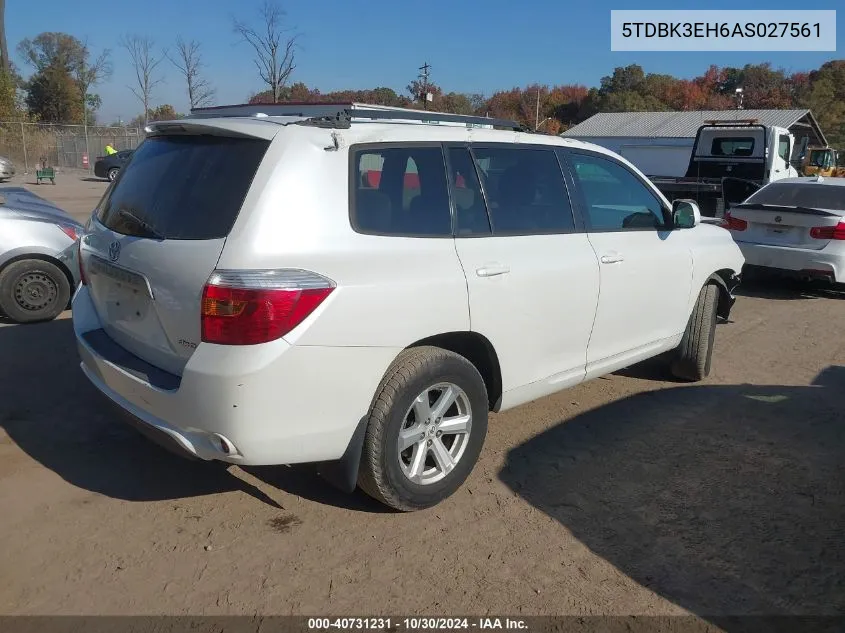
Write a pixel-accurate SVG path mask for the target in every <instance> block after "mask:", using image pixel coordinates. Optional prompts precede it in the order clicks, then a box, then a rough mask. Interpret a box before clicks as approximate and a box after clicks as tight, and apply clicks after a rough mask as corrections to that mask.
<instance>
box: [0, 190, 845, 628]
mask: <svg viewBox="0 0 845 633" xmlns="http://www.w3.org/2000/svg"><path fill="white" fill-rule="evenodd" d="M104 188H105V183H99V182H88V181H82V180H79V179H78V178H72V177H70V176H67V177H60V178H59V180H58V184H57V185H56V186H55V187H53V186H51V185H47V186H41V187H38V188H34V190H35V191H37V192H39V193H40V194H41V195H44V196H45V197H48V198H51V199H53V200H54V201H56V202H58V203H59V204H61V205H64V206H65V207H66V208H68V209H69V210H71V211H73V212H75V214H76V215H77V217H80V218H84V217H85V216H86V215H87V213H88V212H89V211H90V209H91V208H92V207H93V205H94V204H95V203H96V201H97V199H98V197H99V196H100V195H101V194H102V191H103V190H104ZM68 316H69V315H67V314H66V315H65V318H64V319H60V320H57V321H55V322H53V323H48V324H42V325H35V326H30V327H18V326H11V325H6V326H3V327H0V352H2V358H3V360H4V363H3V366H2V369H0V376H2V380H0V508H3V512H2V514H0V542H2V544H3V545H2V547H0V613H4V614H48V613H49V614H54V613H55V614H58V613H62V614H97V613H99V614H106V613H108V614H121V613H132V614H181V613H190V614H236V613H248V614H287V613H296V614H309V615H311V614H313V615H325V614H327V613H331V614H393V615H397V614H419V613H427V614H432V615H445V614H462V613H478V614H486V613H494V614H503V613H506V614H514V615H516V614H525V615H528V614H671V613H684V612H691V613H694V614H698V615H703V616H705V617H706V616H712V615H719V614H775V613H777V614H787V613H791V614H842V613H843V611H845V546H843V539H842V534H843V532H842V526H843V525H845V470H843V468H842V459H843V455H845V430H844V429H845V417H844V416H843V413H842V411H843V402H845V401H843V394H845V297H843V296H842V295H837V294H835V293H832V292H827V291H823V290H813V289H808V288H804V287H801V286H796V285H783V284H772V283H766V284H760V283H758V284H756V285H749V286H747V287H746V288H745V289H744V290H743V296H742V297H741V298H740V299H739V301H738V302H737V305H736V308H735V311H734V314H733V322H731V323H728V324H723V325H720V326H719V328H718V337H717V346H716V352H715V358H714V375H713V376H712V377H711V378H710V379H709V380H707V381H705V382H704V383H701V384H699V385H694V386H685V385H679V384H677V383H673V382H671V381H667V379H666V377H665V374H664V373H663V372H662V370H661V367H660V365H659V364H657V363H649V364H646V365H643V366H637V367H634V368H631V369H629V370H626V371H624V372H621V373H619V374H615V375H613V376H610V377H608V378H606V379H599V380H596V381H593V382H591V383H588V384H585V385H582V386H580V387H577V388H574V389H571V390H569V391H565V392H563V393H561V394H559V395H557V396H554V397H551V398H547V399H545V400H542V401H540V402H537V403H533V404H531V405H526V406H523V407H521V408H519V409H517V410H514V411H511V412H508V413H506V414H503V415H497V416H494V417H493V418H492V420H491V426H490V433H489V436H488V440H487V443H486V446H485V449H484V452H483V454H482V459H481V461H480V463H479V464H478V466H477V467H476V469H475V472H474V473H473V475H472V476H471V477H470V479H469V481H468V483H467V484H466V485H465V486H464V487H463V488H462V489H461V490H460V491H459V492H458V493H457V494H456V495H455V496H454V497H453V498H451V499H450V500H448V501H447V502H446V503H444V504H442V505H441V506H439V507H437V508H434V509H432V510H429V511H425V512H421V513H416V514H410V515H400V514H391V513H386V512H384V511H383V510H382V508H381V507H380V506H379V505H377V504H375V503H374V502H371V501H370V500H369V499H368V498H367V497H365V496H363V495H362V494H355V495H351V496H346V495H343V494H340V493H336V492H335V491H333V489H331V488H330V487H328V486H327V485H326V484H324V483H322V482H321V481H320V480H319V479H316V478H314V477H312V476H311V475H310V474H309V473H308V472H307V470H304V469H289V468H283V467H280V468H250V469H248V470H242V469H239V468H236V467H231V468H228V469H226V468H224V467H222V466H217V465H212V464H203V463H193V462H189V461H185V460H182V459H180V458H178V457H174V456H171V455H170V454H169V453H167V452H165V451H163V450H162V449H160V448H158V447H156V446H155V445H152V444H150V443H149V442H148V441H147V440H146V439H144V438H142V437H141V436H139V435H138V434H136V432H135V431H133V430H131V429H129V428H126V427H124V426H122V425H121V424H118V423H117V422H116V421H115V419H114V416H113V414H112V412H111V411H110V410H109V409H108V408H107V407H106V406H104V403H103V402H102V401H101V400H100V398H99V397H98V396H97V394H96V393H95V391H94V389H93V388H92V387H90V386H89V385H88V383H87V381H86V379H85V378H84V377H83V375H82V373H81V372H80V371H79V369H78V364H77V363H78V360H77V355H76V351H75V349H74V344H73V340H72V332H71V324H70V321H69V320H68V319H67V317H68Z"/></svg>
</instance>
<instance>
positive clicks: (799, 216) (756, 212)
mask: <svg viewBox="0 0 845 633" xmlns="http://www.w3.org/2000/svg"><path fill="white" fill-rule="evenodd" d="M723 226H725V227H726V228H727V229H728V230H729V231H730V232H731V235H732V236H733V238H734V241H735V242H736V243H737V245H738V246H739V248H740V250H741V251H742V254H743V255H744V256H745V262H746V266H749V267H760V268H767V269H771V270H772V271H776V272H783V273H787V274H791V275H795V276H798V277H801V278H805V279H821V280H826V281H829V282H833V283H838V284H841V283H845V178H824V177H821V176H814V177H812V178H784V179H783V180H778V181H776V182H772V183H770V184H768V185H766V186H765V187H762V188H761V189H759V190H758V191H756V192H755V193H754V194H753V195H751V196H750V197H749V198H748V199H747V200H746V201H745V202H743V203H742V204H738V205H734V206H733V207H731V209H730V211H729V212H728V213H726V214H725V219H724V223H723Z"/></svg>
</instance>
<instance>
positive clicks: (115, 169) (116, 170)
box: [106, 167, 120, 182]
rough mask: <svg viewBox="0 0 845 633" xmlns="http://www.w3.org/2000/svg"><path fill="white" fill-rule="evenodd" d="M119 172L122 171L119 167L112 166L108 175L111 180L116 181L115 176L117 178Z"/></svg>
mask: <svg viewBox="0 0 845 633" xmlns="http://www.w3.org/2000/svg"><path fill="white" fill-rule="evenodd" d="M119 173H120V168H119V167H112V168H111V169H109V171H108V172H107V174H106V175H107V176H108V179H109V181H111V182H114V181H115V178H117V175H118V174H119Z"/></svg>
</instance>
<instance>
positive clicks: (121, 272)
mask: <svg viewBox="0 0 845 633" xmlns="http://www.w3.org/2000/svg"><path fill="white" fill-rule="evenodd" d="M86 272H88V274H89V275H102V276H103V277H105V278H107V279H108V280H109V281H110V282H111V283H112V284H114V285H116V286H117V287H118V288H122V289H125V290H127V291H129V293H130V294H142V296H143V297H144V298H146V299H152V298H153V295H152V292H151V291H150V285H149V284H148V283H147V280H146V278H145V277H143V276H142V275H139V274H138V273H136V272H133V271H131V270H127V269H125V268H123V267H121V266H115V265H114V264H112V263H110V262H107V261H106V260H104V259H102V258H100V257H97V256H96V255H92V256H91V258H90V262H89V264H88V266H86Z"/></svg>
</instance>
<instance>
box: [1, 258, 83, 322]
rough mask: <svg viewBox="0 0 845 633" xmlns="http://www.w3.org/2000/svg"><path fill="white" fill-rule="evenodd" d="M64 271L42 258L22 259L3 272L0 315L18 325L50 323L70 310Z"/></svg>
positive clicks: (68, 292) (67, 285)
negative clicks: (38, 322)
mask: <svg viewBox="0 0 845 633" xmlns="http://www.w3.org/2000/svg"><path fill="white" fill-rule="evenodd" d="M68 301H70V283H69V282H68V279H67V276H66V275H65V273H64V271H62V269H60V268H59V267H58V266H56V265H55V264H52V263H50V262H46V261H42V260H40V259H22V260H20V261H17V262H14V263H12V264H9V265H8V266H6V268H4V269H3V270H2V272H0V312H2V313H3V314H5V315H6V316H7V317H9V318H10V319H12V320H13V321H16V322H18V323H33V322H36V321H51V320H53V319H55V318H56V317H57V316H59V314H61V313H62V311H63V310H64V309H65V308H66V307H67V304H68Z"/></svg>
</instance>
